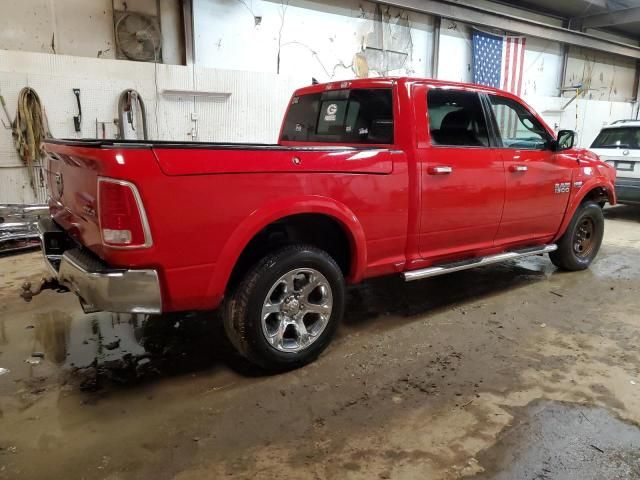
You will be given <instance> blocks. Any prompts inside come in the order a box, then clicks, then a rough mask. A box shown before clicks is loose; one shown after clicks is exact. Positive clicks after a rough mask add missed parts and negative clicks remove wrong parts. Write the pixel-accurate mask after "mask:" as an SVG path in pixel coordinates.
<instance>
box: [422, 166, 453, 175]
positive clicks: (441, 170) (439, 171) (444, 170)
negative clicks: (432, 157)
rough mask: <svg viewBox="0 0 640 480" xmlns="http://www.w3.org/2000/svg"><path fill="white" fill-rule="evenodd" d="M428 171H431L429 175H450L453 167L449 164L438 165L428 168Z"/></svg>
mask: <svg viewBox="0 0 640 480" xmlns="http://www.w3.org/2000/svg"><path fill="white" fill-rule="evenodd" d="M427 172H429V175H449V174H450V173H451V172H453V168H451V167H450V166H449V165H438V166H437V167H429V168H427Z"/></svg>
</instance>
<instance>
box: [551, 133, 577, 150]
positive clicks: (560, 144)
mask: <svg viewBox="0 0 640 480" xmlns="http://www.w3.org/2000/svg"><path fill="white" fill-rule="evenodd" d="M575 141H576V132H574V131H573V130H560V131H559V132H558V139H557V140H555V141H554V142H553V150H555V151H556V152H559V151H561V150H569V149H570V148H573V146H574V144H575Z"/></svg>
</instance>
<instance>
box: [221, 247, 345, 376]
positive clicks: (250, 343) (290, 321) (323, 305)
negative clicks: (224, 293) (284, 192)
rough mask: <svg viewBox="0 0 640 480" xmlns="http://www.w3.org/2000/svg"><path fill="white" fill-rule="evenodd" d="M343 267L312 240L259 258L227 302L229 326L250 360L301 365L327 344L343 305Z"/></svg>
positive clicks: (279, 367) (271, 367) (275, 365)
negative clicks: (341, 268) (313, 243)
mask: <svg viewBox="0 0 640 480" xmlns="http://www.w3.org/2000/svg"><path fill="white" fill-rule="evenodd" d="M344 289H345V287H344V279H343V276H342V272H341V270H340V267H338V265H337V264H336V262H335V261H334V260H333V259H332V258H331V257H330V256H329V255H328V254H327V253H326V252H324V251H323V250H320V249H318V248H316V247H313V246H309V245H293V246H288V247H284V248H282V249H280V250H278V251H276V252H274V253H272V254H270V255H267V256H266V257H264V258H263V259H262V260H261V261H260V262H258V263H257V264H256V265H255V266H254V267H253V268H252V269H251V270H250V271H249V272H248V273H247V274H246V275H245V277H244V279H243V280H242V281H241V282H240V284H239V285H238V286H237V288H236V289H235V291H234V292H233V294H232V295H231V297H230V299H229V300H228V301H227V303H226V305H225V319H224V324H225V330H226V332H227V335H228V336H229V339H230V340H231V343H232V344H233V345H234V346H235V347H236V349H237V350H238V351H239V352H240V353H241V354H242V355H243V356H244V357H245V358H247V359H248V360H249V361H251V362H253V363H255V364H257V365H259V366H261V367H263V368H266V369H269V370H286V369H292V368H297V367H300V366H302V365H305V364H307V363H309V362H311V361H313V360H314V359H315V358H316V357H317V356H318V355H319V354H320V353H321V352H322V351H323V350H324V349H325V348H326V347H327V345H328V344H329V342H330V341H331V338H332V337H333V334H334V333H335V330H336V328H337V326H338V323H339V322H340V319H341V318H342V314H343V310H344V296H345V292H344Z"/></svg>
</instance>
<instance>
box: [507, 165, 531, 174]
mask: <svg viewBox="0 0 640 480" xmlns="http://www.w3.org/2000/svg"><path fill="white" fill-rule="evenodd" d="M509 170H511V171H512V172H526V171H527V170H529V167H527V166H526V165H511V166H510V167H509Z"/></svg>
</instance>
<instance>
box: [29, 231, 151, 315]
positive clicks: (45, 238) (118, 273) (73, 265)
mask: <svg viewBox="0 0 640 480" xmlns="http://www.w3.org/2000/svg"><path fill="white" fill-rule="evenodd" d="M38 231H39V232H40V241H41V244H42V252H43V254H44V258H45V262H46V263H47V266H48V267H49V269H50V270H51V273H52V274H53V276H54V278H56V279H57V281H58V283H59V284H61V285H63V286H65V287H67V288H68V289H69V290H70V291H72V292H73V293H75V294H76V295H77V296H78V297H79V298H80V303H81V304H82V308H83V309H84V310H85V312H96V311H107V312H118V313H161V312H162V294H161V290H160V280H159V278H158V272H157V271H156V270H152V269H121V268H112V267H109V266H108V265H106V264H105V263H104V262H103V261H102V260H100V259H99V258H98V257H96V256H95V255H93V254H92V253H90V252H88V251H87V250H86V249H83V248H81V247H79V246H78V245H77V244H75V242H74V241H73V240H72V239H71V237H69V236H68V235H67V233H66V232H65V231H64V230H62V229H61V228H60V227H59V226H58V225H57V224H56V223H55V222H53V221H52V220H51V219H43V220H40V222H39V223H38Z"/></svg>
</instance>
